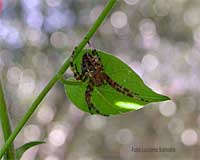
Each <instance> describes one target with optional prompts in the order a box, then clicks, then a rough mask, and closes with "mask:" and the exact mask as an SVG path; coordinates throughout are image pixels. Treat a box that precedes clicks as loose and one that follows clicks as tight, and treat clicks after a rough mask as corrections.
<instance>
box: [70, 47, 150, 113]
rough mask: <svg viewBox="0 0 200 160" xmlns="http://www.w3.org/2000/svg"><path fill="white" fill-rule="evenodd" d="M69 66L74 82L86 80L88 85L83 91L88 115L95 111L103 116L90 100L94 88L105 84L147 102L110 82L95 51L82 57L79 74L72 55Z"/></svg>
mask: <svg viewBox="0 0 200 160" xmlns="http://www.w3.org/2000/svg"><path fill="white" fill-rule="evenodd" d="M70 65H71V68H72V71H73V72H74V77H75V78H76V80H81V81H83V82H85V81H86V80H88V85H87V88H86V91H85V100H86V102H87V105H88V109H89V111H90V113H94V112H93V111H95V113H97V114H101V115H104V114H102V113H101V112H100V111H99V110H98V109H97V108H96V107H95V106H94V104H93V103H92V102H91V98H92V92H93V90H94V87H99V86H101V85H105V84H108V85H110V86H111V87H112V88H114V89H115V90H116V91H118V92H120V93H122V94H124V95H126V96H129V97H132V98H135V99H138V100H141V101H144V102H148V101H147V100H144V99H143V98H141V97H139V94H137V93H134V92H132V91H130V90H129V89H127V88H125V87H123V86H121V85H120V84H118V83H117V82H115V81H114V80H112V79H111V78H110V77H109V76H108V75H107V74H106V73H105V71H104V66H103V64H102V62H101V59H100V57H99V56H98V53H97V51H96V50H95V49H94V50H93V51H92V53H88V52H86V53H85V54H84V55H83V57H82V63H81V73H79V71H78V69H77V66H76V64H74V63H73V54H72V61H71V63H70ZM92 110H93V111H92Z"/></svg>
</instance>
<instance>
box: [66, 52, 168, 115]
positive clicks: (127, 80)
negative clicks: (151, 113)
mask: <svg viewBox="0 0 200 160" xmlns="http://www.w3.org/2000/svg"><path fill="white" fill-rule="evenodd" d="M86 52H88V53H91V49H84V50H82V52H81V53H80V54H79V55H78V56H77V57H76V60H75V61H74V63H75V64H76V65H77V68H78V71H79V72H80V73H81V62H82V56H83V55H84V54H85V53H86ZM97 53H98V55H99V57H100V58H101V62H102V64H103V66H104V71H105V73H106V74H107V75H108V76H109V77H111V79H112V80H114V81H115V82H117V83H118V84H120V85H121V86H123V87H125V88H127V89H129V90H130V91H132V92H134V93H138V94H139V97H140V98H141V99H143V100H144V101H142V100H140V99H136V98H131V97H128V96H126V95H124V94H122V93H120V92H118V91H116V90H115V89H113V88H112V87H111V86H109V85H108V84H105V85H102V86H100V87H95V89H94V91H93V92H92V103H93V104H94V105H95V107H96V108H97V109H98V110H99V111H100V112H101V113H103V114H105V115H116V114H120V113H125V112H129V111H132V110H137V109H140V108H142V107H143V106H144V105H146V104H148V103H152V102H160V101H165V100H169V99H170V98H168V97H167V96H164V95H161V94H158V93H156V92H154V91H152V90H151V89H150V88H149V87H147V86H146V85H145V84H144V82H143V81H142V79H141V78H140V77H139V76H138V75H137V74H136V73H135V72H134V71H133V70H132V69H131V68H130V67H129V66H128V65H127V64H125V63H124V62H122V61H121V60H120V59H118V58H117V57H115V56H113V55H111V54H108V53H105V52H103V51H100V50H97ZM69 80H70V81H76V80H75V79H74V78H70V79H69ZM87 84H88V81H86V82H84V83H80V85H77V84H76V85H73V83H72V84H65V92H66V95H67V96H68V97H69V99H70V100H71V101H72V102H73V103H74V104H75V105H76V106H77V107H78V108H80V109H81V110H83V111H85V112H89V109H88V106H87V103H86V101H85V91H86V87H87Z"/></svg>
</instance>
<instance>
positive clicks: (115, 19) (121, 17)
mask: <svg viewBox="0 0 200 160" xmlns="http://www.w3.org/2000/svg"><path fill="white" fill-rule="evenodd" d="M110 20H111V24H112V25H113V27H115V28H118V29H120V28H123V27H125V26H126V25H127V23H128V18H127V15H126V14H125V13H124V12H122V11H116V12H114V13H113V14H112V15H111V19H110Z"/></svg>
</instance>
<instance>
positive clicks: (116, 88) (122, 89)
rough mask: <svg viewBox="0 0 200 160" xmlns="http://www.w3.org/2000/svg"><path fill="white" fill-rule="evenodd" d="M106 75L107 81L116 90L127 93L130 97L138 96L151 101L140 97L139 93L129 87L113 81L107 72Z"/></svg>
mask: <svg viewBox="0 0 200 160" xmlns="http://www.w3.org/2000/svg"><path fill="white" fill-rule="evenodd" d="M104 77H105V80H106V82H107V83H108V84H109V85H110V86H111V87H112V88H114V89H115V90H117V91H118V92H120V93H122V94H125V95H127V96H128V97H132V98H136V99H139V100H141V101H143V102H149V101H148V100H145V99H144V98H142V97H140V95H139V94H138V93H134V92H132V91H130V90H129V89H127V88H126V87H123V86H121V85H119V84H118V83H117V82H115V81H113V80H112V79H111V78H110V77H109V76H108V75H107V74H105V73H104Z"/></svg>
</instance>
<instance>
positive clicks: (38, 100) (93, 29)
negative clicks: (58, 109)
mask: <svg viewBox="0 0 200 160" xmlns="http://www.w3.org/2000/svg"><path fill="white" fill-rule="evenodd" d="M116 1H117V0H109V1H108V3H107V4H106V6H105V8H104V10H103V11H102V13H101V14H100V16H99V17H98V18H97V20H96V21H95V23H94V24H93V25H92V27H91V28H90V30H89V31H88V33H87V34H86V36H85V37H84V38H83V40H82V41H81V42H80V44H79V45H78V47H77V48H76V49H75V55H74V56H77V54H78V53H80V51H81V50H82V49H83V48H84V47H85V45H86V44H87V43H88V41H89V40H90V39H91V37H92V36H93V35H94V33H95V32H96V31H97V29H98V28H99V26H100V24H101V23H102V22H103V20H104V19H105V17H106V16H107V15H108V13H109V11H110V10H111V9H112V7H113V6H114V4H115V3H116ZM69 65H70V58H68V59H67V60H66V61H65V62H64V64H63V65H62V66H61V68H60V69H59V71H58V72H57V73H56V74H55V75H54V76H53V78H52V79H51V80H50V81H49V82H48V84H47V85H46V87H45V88H44V89H43V90H42V91H41V92H40V94H39V95H38V97H37V98H36V99H35V101H34V102H33V103H32V105H31V106H30V108H29V109H28V111H27V112H26V114H25V115H24V116H23V117H22V119H21V120H20V122H19V123H18V125H17V127H16V128H15V130H14V131H13V133H12V134H11V135H10V137H9V138H8V140H7V141H6V143H5V144H4V146H3V147H2V149H1V151H0V158H1V157H2V156H3V155H4V153H5V152H6V150H7V149H8V147H9V146H10V144H11V143H12V142H13V140H14V139H15V137H16V136H17V134H18V133H19V132H20V131H21V129H22V128H23V126H24V125H25V123H26V122H27V121H28V120H29V118H30V117H31V115H32V114H33V112H34V111H35V110H36V108H37V107H38V105H39V104H40V103H41V101H42V100H43V99H44V97H45V96H46V95H47V93H48V92H49V90H50V89H51V88H52V87H53V86H54V85H55V83H56V82H57V81H58V80H59V77H60V75H62V74H63V73H64V72H65V71H66V70H67V68H68V67H69Z"/></svg>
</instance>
